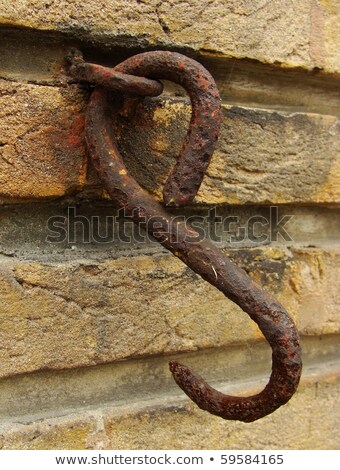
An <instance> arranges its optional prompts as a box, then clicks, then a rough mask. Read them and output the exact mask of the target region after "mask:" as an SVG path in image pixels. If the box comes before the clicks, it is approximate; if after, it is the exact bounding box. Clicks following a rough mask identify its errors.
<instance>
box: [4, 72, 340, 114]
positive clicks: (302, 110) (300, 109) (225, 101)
mask: <svg viewBox="0 0 340 470" xmlns="http://www.w3.org/2000/svg"><path fill="white" fill-rule="evenodd" d="M0 80H4V81H6V82H9V83H16V84H25V85H34V86H44V87H51V88H62V89H64V88H67V85H65V83H61V82H59V81H58V80H51V81H48V80H38V79H37V80H33V79H25V78H24V77H23V78H13V77H11V78H9V77H7V76H6V75H2V74H1V72H0ZM221 98H222V101H221V105H222V108H224V109H226V110H228V109H229V108H230V107H233V106H236V107H239V108H244V109H250V110H254V111H262V112H268V113H273V112H277V113H282V114H284V115H286V116H287V117H289V116H291V115H294V114H316V115H320V116H338V115H340V98H339V112H338V113H334V112H333V113H332V112H325V111H323V110H322V109H320V110H318V109H317V107H315V108H313V111H311V110H309V109H307V108H306V107H304V106H303V105H300V106H293V105H284V104H276V103H275V102H274V103H260V102H259V103H258V104H256V103H249V102H247V101H238V100H235V101H233V100H232V99H231V98H229V97H228V98H225V97H223V96H222V97H221ZM154 99H156V100H157V99H158V100H159V99H162V100H164V101H173V102H177V103H178V102H181V103H183V104H185V105H187V106H190V100H189V99H188V98H186V97H183V98H180V97H174V96H173V95H171V94H166V95H163V96H160V97H157V98H154Z"/></svg>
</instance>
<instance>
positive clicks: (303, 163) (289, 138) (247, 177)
mask: <svg viewBox="0 0 340 470" xmlns="http://www.w3.org/2000/svg"><path fill="white" fill-rule="evenodd" d="M223 111H224V119H223V124H222V128H221V131H220V136H219V141H218V144H217V147H216V150H215V153H214V155H213V157H212V161H211V164H210V166H209V168H208V171H207V173H206V176H205V178H204V180H203V183H202V186H201V188H200V190H199V193H198V194H197V197H196V202H199V203H209V204H210V203H211V204H223V203H229V204H247V203H248V204H256V203H259V204H263V203H274V204H276V203H278V204H280V203H291V202H295V203H296V202H299V203H332V202H333V203H334V202H339V201H340V183H339V181H340V121H339V119H338V118H337V117H335V116H326V115H319V114H308V113H285V112H279V111H265V110H259V109H258V110H256V109H247V108H240V107H236V106H227V105H224V107H223ZM123 112H124V116H127V117H124V116H123V117H121V118H120V125H121V129H120V132H119V142H120V146H121V150H122V153H123V154H124V155H125V161H126V162H127V164H128V168H129V169H130V171H131V173H132V174H133V175H134V176H135V177H136V178H137V179H138V180H139V181H142V182H143V185H144V186H145V187H146V188H147V189H148V190H149V191H151V192H153V193H156V195H157V196H158V197H159V198H161V191H162V187H163V182H164V180H165V175H167V174H168V172H169V171H170V168H171V166H172V165H173V164H174V162H175V157H176V155H178V153H179V152H180V149H181V142H182V140H183V137H184V135H185V132H186V128H187V122H188V120H189V117H190V106H189V105H185V104H184V103H183V102H181V101H178V102H172V101H151V100H150V101H148V102H147V103H146V104H145V105H140V106H137V108H136V106H134V105H131V106H130V108H129V106H128V105H127V106H125V107H124V108H123V111H121V113H123ZM131 123H133V124H132V125H131ZM150 169H152V172H151V171H150Z"/></svg>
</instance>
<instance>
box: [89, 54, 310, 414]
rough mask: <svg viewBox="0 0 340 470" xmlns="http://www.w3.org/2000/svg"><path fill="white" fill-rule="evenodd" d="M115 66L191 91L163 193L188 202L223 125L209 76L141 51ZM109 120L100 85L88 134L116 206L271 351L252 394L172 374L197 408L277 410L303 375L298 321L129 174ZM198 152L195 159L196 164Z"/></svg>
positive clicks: (177, 371) (175, 366)
mask: <svg viewBox="0 0 340 470" xmlns="http://www.w3.org/2000/svg"><path fill="white" fill-rule="evenodd" d="M115 70H117V71H119V72H121V73H128V74H132V75H133V74H136V75H141V76H146V77H148V78H151V79H162V78H163V79H164V78H166V79H170V80H173V81H175V82H177V83H180V84H181V85H183V87H184V88H185V89H186V90H187V91H188V93H189V96H190V98H191V101H192V106H193V115H192V119H191V123H190V129H189V132H188V136H187V138H186V140H185V143H184V146H183V150H182V154H181V156H180V158H179V160H178V163H177V165H176V166H175V168H174V170H173V172H172V174H171V175H170V178H169V180H168V181H167V184H166V197H165V199H166V202H168V203H175V204H185V203H186V202H187V201H190V200H191V199H192V198H193V197H194V196H195V194H196V192H197V190H198V188H199V185H200V183H201V181H202V178H203V176H204V171H205V169H206V167H207V165H208V163H209V161H210V157H211V154H212V152H213V148H214V143H215V141H216V138H217V134H218V130H219V125H220V119H221V114H220V105H219V102H220V100H219V95H218V91H217V88H216V85H215V83H214V81H213V79H212V77H211V76H210V74H209V73H208V72H207V71H206V70H205V69H204V68H203V67H202V66H201V65H199V64H198V63H197V62H195V61H192V60H191V59H188V58H186V57H184V56H182V55H181V54H177V53H169V52H150V53H144V54H139V55H137V56H134V57H133V58H131V59H128V60H127V61H125V62H123V63H122V64H120V65H119V66H117V67H116V68H115ZM192 81H193V83H192ZM197 95H198V97H197ZM211 120H213V122H211ZM111 121H112V116H111V111H110V105H109V97H108V95H107V94H106V92H105V90H103V89H100V88H98V89H95V90H94V91H93V93H92V95H91V98H90V102H89V105H88V111H87V118H86V140H87V145H88V148H89V152H90V155H91V158H92V161H93V164H94V166H95V168H96V170H97V172H98V174H99V176H100V178H101V180H102V182H103V185H104V187H105V188H106V190H107V191H108V192H109V194H110V196H111V197H112V199H113V201H114V202H115V204H116V205H117V206H118V207H119V208H122V209H124V211H125V215H126V216H128V217H131V218H132V219H133V220H134V222H135V223H136V224H138V225H140V226H141V227H143V228H144V229H145V230H147V231H148V233H150V234H151V235H152V236H153V237H155V238H156V239H157V240H158V241H159V243H161V244H162V245H163V246H164V247H165V248H167V249H168V250H170V251H171V252H172V253H173V254H174V255H175V256H177V257H178V258H180V259H181V260H182V261H183V262H184V263H185V264H187V265H188V266H189V267H190V268H191V269H192V270H193V271H195V272H196V273H198V274H199V275H200V276H202V278H203V279H205V280H206V281H208V282H209V283H210V284H212V285H213V286H215V287H216V288H217V289H219V290H220V291H222V292H223V293H224V294H225V296H226V297H228V298H229V299H231V300H232V301H233V302H235V303H236V304H237V305H239V306H240V307H241V308H242V309H243V310H244V311H245V312H247V313H248V315H249V316H250V317H251V319H252V320H254V322H256V323H257V325H258V326H259V328H260V329H261V331H262V333H263V335H264V336H265V338H266V339H267V341H268V342H269V344H270V346H271V348H272V351H273V353H272V373H271V376H270V379H269V382H268V384H267V386H266V387H265V388H264V390H263V391H262V392H260V393H258V394H256V395H253V396H250V397H235V396H229V395H225V394H222V393H221V392H219V391H217V390H215V389H213V388H212V387H211V386H210V385H208V384H207V383H206V382H205V381H204V380H203V379H202V378H201V377H200V376H199V375H197V374H195V373H194V372H192V371H191V370H190V369H189V368H188V367H186V366H184V365H182V364H179V363H178V362H176V361H171V362H170V370H171V372H172V374H173V376H174V379H175V380H176V382H177V384H178V385H179V386H180V387H181V388H182V389H183V390H184V392H185V393H186V394H187V395H188V396H189V397H190V398H191V399H192V400H193V401H194V402H195V403H197V405H198V406H199V407H200V408H202V409H203V410H207V411H209V412H210V413H212V414H215V415H217V416H221V417H222V418H225V419H234V420H240V421H245V422H251V421H254V420H256V419H259V418H261V417H263V416H265V415H267V414H269V413H272V412H273V411H274V410H275V409H277V408H278V407H279V406H281V405H283V404H285V403H286V402H287V401H288V400H289V399H290V398H291V396H292V395H293V394H294V392H295V390H296V388H297V386H298V383H299V379H300V375H301V367H302V365H301V349H300V345H299V337H298V332H297V330H296V328H295V325H294V323H293V321H292V320H291V318H290V317H289V315H288V313H287V312H286V311H285V309H284V308H283V307H282V305H281V304H280V303H279V302H278V301H277V300H275V299H274V298H273V297H272V296H271V295H269V294H268V293H266V292H264V291H263V290H262V289H261V288H260V287H259V286H258V285H257V284H256V283H254V282H253V281H252V280H251V279H250V278H249V276H248V275H247V274H246V273H245V271H243V270H242V269H240V268H239V267H237V266H236V265H235V264H233V263H232V262H231V261H230V260H229V259H228V257H226V256H225V255H224V254H223V253H222V252H221V251H220V250H219V249H218V248H216V247H215V246H214V245H213V244H212V243H211V242H210V241H208V240H201V239H200V237H199V234H198V233H197V232H196V231H194V230H193V229H192V228H191V227H189V226H187V225H186V224H185V222H178V221H176V219H172V217H171V216H170V215H169V213H168V212H167V211H166V210H165V209H164V208H163V207H162V206H161V205H160V204H159V203H158V202H157V201H155V200H154V199H153V198H152V197H151V196H150V195H149V194H148V193H147V192H146V191H144V190H143V189H142V188H141V187H140V186H139V184H138V183H137V182H136V181H135V180H134V179H133V178H132V177H131V176H130V175H129V174H128V172H127V169H126V167H125V165H124V163H123V161H122V158H121V155H120V153H119V151H118V149H117V147H116V145H115V143H114V136H113V131H112V126H111ZM208 121H209V122H208ZM193 158H196V159H197V160H198V162H196V163H195V164H194V163H193V162H192V159H193Z"/></svg>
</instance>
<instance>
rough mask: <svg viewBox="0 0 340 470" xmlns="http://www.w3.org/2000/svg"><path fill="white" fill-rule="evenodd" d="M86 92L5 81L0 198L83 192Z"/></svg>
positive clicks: (1, 85)
mask: <svg viewBox="0 0 340 470" xmlns="http://www.w3.org/2000/svg"><path fill="white" fill-rule="evenodd" d="M81 96H82V93H81V92H80V91H79V90H78V88H77V87H76V86H71V87H70V88H68V89H63V88H56V87H48V86H46V87H37V86H34V85H24V84H17V83H10V82H6V81H3V80H2V81H1V82H0V122H1V124H0V168H1V172H0V187H1V189H0V198H1V199H2V200H11V201H15V200H25V199H26V200H30V199H34V198H51V197H60V196H64V195H65V194H72V193H75V192H77V191H79V190H80V189H81V188H82V186H83V184H84V180H85V176H86V165H85V162H86V160H85V147H84V140H83V137H82V131H83V126H84V115H83V112H82V108H83V101H82V99H81Z"/></svg>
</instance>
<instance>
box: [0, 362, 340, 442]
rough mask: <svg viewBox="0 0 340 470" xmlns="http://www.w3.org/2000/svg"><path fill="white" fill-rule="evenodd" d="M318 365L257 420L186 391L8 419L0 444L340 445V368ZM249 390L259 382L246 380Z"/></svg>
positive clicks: (247, 389) (244, 389)
mask: <svg viewBox="0 0 340 470" xmlns="http://www.w3.org/2000/svg"><path fill="white" fill-rule="evenodd" d="M317 372H318V375H316V376H314V377H313V375H311V376H309V377H307V378H306V380H304V381H303V383H302V384H301V386H300V388H299V390H298V392H297V393H296V395H295V396H294V397H293V398H292V400H291V401H290V402H289V403H288V404H287V405H285V406H284V407H282V408H280V409H279V410H277V411H276V412H275V413H273V414H272V415H270V416H267V417H265V418H263V419H261V420H259V421H256V422H254V423H251V424H245V423H239V422H232V421H224V420H222V419H220V418H217V417H215V416H212V415H210V414H208V413H206V412H203V411H201V410H199V409H198V408H197V407H195V406H194V405H193V404H192V403H189V401H188V400H187V399H183V398H177V399H174V398H172V399H167V400H161V401H158V402H157V401H156V402H153V403H152V404H150V403H147V402H146V403H143V402H141V403H138V404H129V405H128V406H123V407H120V408H119V407H118V408H112V407H107V408H102V409H98V410H95V411H92V412H91V411H89V412H86V413H78V414H74V415H70V416H66V417H62V418H55V419H46V420H41V421H40V422H29V421H26V424H14V425H13V424H9V423H8V424H4V425H3V426H2V428H1V430H0V448H1V449H4V450H5V449H136V450H137V449H141V450H142V449H235V450H236V449H340V441H339V438H338V435H337V433H335V432H334V429H336V428H337V423H338V421H339V419H340V402H339V397H340V393H339V392H340V380H339V371H338V370H336V371H333V373H330V372H328V371H327V372H321V371H319V370H318V371H317ZM243 391H244V392H246V393H252V392H253V391H254V389H253V388H251V386H249V385H248V387H246V388H245V387H243ZM24 422H25V420H24ZM273 429H275V432H273Z"/></svg>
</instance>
